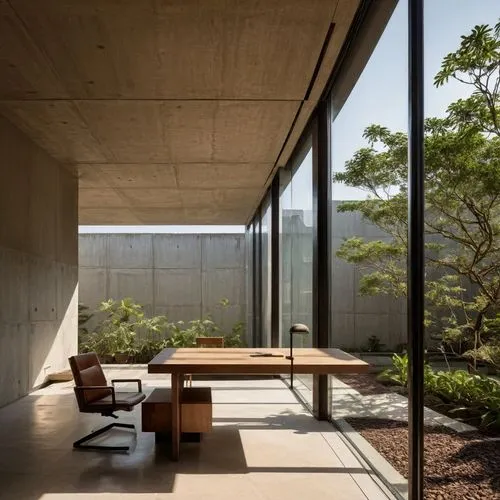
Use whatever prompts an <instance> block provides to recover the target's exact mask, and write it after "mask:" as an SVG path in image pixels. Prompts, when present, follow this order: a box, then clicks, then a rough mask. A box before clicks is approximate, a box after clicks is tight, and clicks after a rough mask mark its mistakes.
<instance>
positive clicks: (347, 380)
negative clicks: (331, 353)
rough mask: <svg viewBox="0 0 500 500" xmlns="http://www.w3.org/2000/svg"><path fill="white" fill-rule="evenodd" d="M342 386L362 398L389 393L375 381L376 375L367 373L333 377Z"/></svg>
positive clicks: (386, 388) (388, 390)
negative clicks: (354, 391) (355, 392)
mask: <svg viewBox="0 0 500 500" xmlns="http://www.w3.org/2000/svg"><path fill="white" fill-rule="evenodd" d="M335 378H338V379H339V380H341V381H342V382H344V384H347V385H348V386H350V387H352V388H353V389H355V390H356V391H358V392H359V393H360V394H362V395H363V396H369V395H370V394H386V393H388V392H391V391H390V389H389V388H388V387H387V386H385V385H383V384H381V383H380V382H378V381H377V379H376V375H373V374H370V373H367V374H364V373H363V374H361V373H360V374H359V375H349V374H342V373H340V374H338V375H335Z"/></svg>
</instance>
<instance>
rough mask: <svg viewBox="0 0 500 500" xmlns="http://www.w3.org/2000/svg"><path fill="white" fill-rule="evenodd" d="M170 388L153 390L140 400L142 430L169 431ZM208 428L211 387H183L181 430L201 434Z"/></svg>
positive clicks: (209, 422)
mask: <svg viewBox="0 0 500 500" xmlns="http://www.w3.org/2000/svg"><path fill="white" fill-rule="evenodd" d="M171 395H172V393H171V390H170V389H165V388H157V389H154V390H153V392H152V393H151V394H150V395H149V396H148V397H147V398H146V399H145V400H144V401H143V402H142V430H143V432H157V433H166V432H170V431H171V430H172V398H171ZM210 430H212V390H211V389H210V387H189V388H184V389H183V390H182V394H181V432H186V433H203V432H209V431H210Z"/></svg>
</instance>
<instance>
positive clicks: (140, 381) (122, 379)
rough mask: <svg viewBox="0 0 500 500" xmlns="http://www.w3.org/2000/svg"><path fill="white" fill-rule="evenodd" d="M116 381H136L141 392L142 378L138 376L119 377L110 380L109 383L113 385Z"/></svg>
mask: <svg viewBox="0 0 500 500" xmlns="http://www.w3.org/2000/svg"><path fill="white" fill-rule="evenodd" d="M117 382H136V383H137V388H138V389H139V392H142V380H141V379H139V378H119V379H115V380H112V381H111V384H112V385H113V386H114V385H115V384H116V383H117Z"/></svg>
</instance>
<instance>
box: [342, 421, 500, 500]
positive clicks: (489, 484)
mask: <svg viewBox="0 0 500 500" xmlns="http://www.w3.org/2000/svg"><path fill="white" fill-rule="evenodd" d="M347 421H348V422H349V423H350V424H351V425H352V426H353V427H354V429H356V430H357V431H358V432H359V433H360V434H361V435H362V436H363V437H364V438H365V439H366V440H367V441H369V442H370V443H371V444H372V445H373V446H374V447H375V448H376V449H377V451H378V452H379V453H380V454H382V455H383V456H384V457H385V458H386V459H387V460H388V461H389V462H390V463H391V464H392V465H393V467H394V468H395V469H396V470H398V471H399V473H400V474H402V475H403V476H405V477H408V473H407V468H408V444H407V443H408V426H407V424H406V423H405V422H396V421H394V420H383V419H370V418H350V419H347ZM424 453H425V498H426V499H428V500H498V499H500V440H489V439H485V437H484V436H483V435H481V434H479V433H477V432H472V433H467V434H457V433H456V432H454V431H452V430H451V429H447V428H446V427H441V426H440V427H426V428H425V438H424Z"/></svg>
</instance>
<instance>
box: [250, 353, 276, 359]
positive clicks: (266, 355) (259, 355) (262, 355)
mask: <svg viewBox="0 0 500 500" xmlns="http://www.w3.org/2000/svg"><path fill="white" fill-rule="evenodd" d="M250 357H251V358H282V357H283V354H273V353H272V352H254V353H253V354H250Z"/></svg>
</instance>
